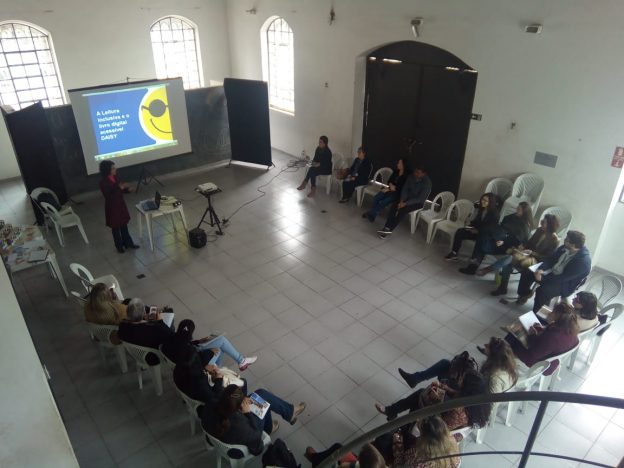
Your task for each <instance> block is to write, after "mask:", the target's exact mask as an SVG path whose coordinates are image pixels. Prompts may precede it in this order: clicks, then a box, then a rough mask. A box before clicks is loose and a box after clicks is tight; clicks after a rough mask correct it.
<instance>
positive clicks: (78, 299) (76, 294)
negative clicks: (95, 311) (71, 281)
mask: <svg viewBox="0 0 624 468" xmlns="http://www.w3.org/2000/svg"><path fill="white" fill-rule="evenodd" d="M69 293H70V294H71V297H72V299H73V300H74V301H76V304H78V305H79V306H80V307H84V305H85V304H86V303H87V300H86V299H85V298H84V297H82V296H81V295H80V293H79V292H76V291H69Z"/></svg>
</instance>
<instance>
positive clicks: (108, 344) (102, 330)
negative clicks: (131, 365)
mask: <svg viewBox="0 0 624 468" xmlns="http://www.w3.org/2000/svg"><path fill="white" fill-rule="evenodd" d="M87 327H88V329H89V333H90V334H91V338H92V339H93V341H94V342H95V344H97V346H98V349H99V350H100V355H101V356H102V360H103V361H104V364H106V350H109V349H112V350H113V351H114V353H115V356H116V357H117V362H118V363H119V368H120V369H121V372H122V373H124V374H125V373H126V372H128V361H127V360H126V351H125V349H124V347H123V345H122V344H121V343H113V341H112V340H111V335H112V334H113V333H116V332H117V330H118V327H117V325H100V324H97V323H91V322H87Z"/></svg>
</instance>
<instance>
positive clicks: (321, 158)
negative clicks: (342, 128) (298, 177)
mask: <svg viewBox="0 0 624 468" xmlns="http://www.w3.org/2000/svg"><path fill="white" fill-rule="evenodd" d="M328 143H329V139H328V138H327V137H326V136H325V135H322V136H321V137H320V138H319V142H318V147H317V148H316V151H314V159H312V166H311V167H310V169H308V172H306V176H305V179H303V182H301V185H299V187H297V190H304V189H305V188H306V186H307V185H308V180H309V181H310V187H311V188H310V193H308V197H313V196H314V195H315V194H316V176H319V175H331V173H332V152H331V150H330V149H329V146H327V144H328Z"/></svg>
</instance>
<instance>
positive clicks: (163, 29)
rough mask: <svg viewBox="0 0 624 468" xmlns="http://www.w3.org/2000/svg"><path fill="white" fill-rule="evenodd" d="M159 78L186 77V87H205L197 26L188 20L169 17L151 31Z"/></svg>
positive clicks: (158, 22)
mask: <svg viewBox="0 0 624 468" xmlns="http://www.w3.org/2000/svg"><path fill="white" fill-rule="evenodd" d="M150 36H151V38H152V51H153V52H154V64H155V65H156V77H157V78H176V77H179V76H180V77H182V80H183V81H184V88H185V89H191V88H199V87H201V86H203V85H204V74H203V72H202V67H201V58H200V54H199V38H198V37H197V26H195V25H194V24H193V23H192V22H190V21H189V20H187V19H186V18H181V17H179V16H166V17H164V18H161V19H159V20H158V21H156V22H155V23H154V24H153V25H152V27H151V28H150Z"/></svg>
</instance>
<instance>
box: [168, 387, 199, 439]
mask: <svg viewBox="0 0 624 468" xmlns="http://www.w3.org/2000/svg"><path fill="white" fill-rule="evenodd" d="M174 385H175V382H174ZM175 389H176V391H177V392H178V395H180V398H182V401H183V402H184V406H185V407H186V410H187V411H188V414H189V423H190V424H191V435H195V427H196V425H197V421H199V420H200V419H199V415H198V414H197V408H199V407H200V406H204V405H205V403H204V402H203V401H199V400H193V399H192V398H190V397H189V396H188V395H187V394H186V393H184V392H183V391H182V390H180V389H179V388H178V386H177V385H175ZM200 423H201V422H200Z"/></svg>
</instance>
